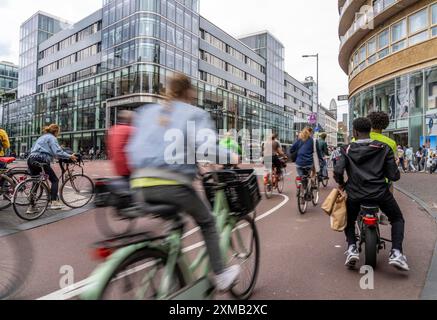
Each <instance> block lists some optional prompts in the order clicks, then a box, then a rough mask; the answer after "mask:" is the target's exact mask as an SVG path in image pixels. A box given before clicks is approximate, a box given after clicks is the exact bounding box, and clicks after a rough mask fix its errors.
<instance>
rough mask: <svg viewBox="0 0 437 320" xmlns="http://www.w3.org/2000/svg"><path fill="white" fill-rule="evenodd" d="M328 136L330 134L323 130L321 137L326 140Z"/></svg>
mask: <svg viewBox="0 0 437 320" xmlns="http://www.w3.org/2000/svg"><path fill="white" fill-rule="evenodd" d="M327 136H328V135H327V134H326V133H324V132H323V133H322V134H321V135H320V138H322V139H323V140H325V139H326V137H327Z"/></svg>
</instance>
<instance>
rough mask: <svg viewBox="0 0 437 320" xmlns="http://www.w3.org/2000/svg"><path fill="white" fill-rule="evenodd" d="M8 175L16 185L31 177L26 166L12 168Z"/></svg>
mask: <svg viewBox="0 0 437 320" xmlns="http://www.w3.org/2000/svg"><path fill="white" fill-rule="evenodd" d="M6 175H7V176H8V177H9V178H11V179H12V180H13V181H14V182H15V184H16V185H18V184H19V183H21V182H23V181H24V180H26V179H27V178H29V177H30V174H29V171H28V170H27V169H24V168H23V169H20V168H17V169H11V170H10V171H9V172H7V173H6Z"/></svg>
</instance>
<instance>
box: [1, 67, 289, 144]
mask: <svg viewBox="0 0 437 320" xmlns="http://www.w3.org/2000/svg"><path fill="white" fill-rule="evenodd" d="M173 74H174V71H173V70H169V69H167V68H164V67H159V66H156V65H151V64H135V65H131V66H129V67H126V68H121V69H117V70H114V71H111V72H107V73H105V74H101V75H98V76H94V77H92V78H89V79H87V80H82V81H79V82H76V83H74V84H70V85H66V86H63V87H60V88H56V89H52V90H49V91H47V92H45V93H41V94H38V95H34V96H32V97H29V98H27V99H23V100H22V101H14V102H11V103H9V104H7V105H6V108H5V112H4V114H3V121H4V122H3V123H6V126H5V128H6V130H7V131H8V132H9V134H10V137H11V141H12V145H13V146H14V147H15V150H23V148H24V149H25V150H27V149H26V148H29V147H30V146H31V145H32V143H33V142H34V141H35V140H36V139H37V138H38V137H39V136H40V134H41V131H42V129H43V127H44V126H45V125H47V124H50V123H58V124H59V125H60V126H61V130H62V135H61V138H60V140H61V141H62V142H63V143H65V144H67V145H68V146H70V147H72V148H74V150H79V149H80V148H84V149H85V148H88V147H90V146H91V145H94V146H97V147H98V148H102V149H104V148H105V146H104V133H105V129H106V126H105V125H106V123H105V119H106V106H105V102H106V101H107V100H108V99H111V98H114V97H120V96H124V95H130V94H134V93H147V94H152V95H159V93H161V92H163V91H165V87H166V83H167V78H168V77H170V76H172V75H173ZM193 81H194V84H195V85H196V87H197V88H198V101H197V105H198V106H199V107H200V108H203V109H205V110H207V111H209V112H210V113H211V115H212V117H213V118H214V121H215V123H216V126H217V128H218V129H231V128H237V129H238V130H240V129H249V130H252V129H259V130H261V131H262V132H265V130H267V129H272V130H273V131H275V132H278V134H279V135H280V138H281V141H283V142H284V143H291V142H292V141H291V139H292V137H293V133H292V128H293V117H292V115H291V114H288V113H286V114H284V110H283V108H280V107H275V106H268V105H265V104H263V103H261V102H257V101H255V100H252V99H249V98H247V97H244V96H242V95H238V94H236V93H233V92H230V91H228V90H225V89H223V88H219V87H216V86H212V85H210V84H207V83H205V82H203V81H196V80H193Z"/></svg>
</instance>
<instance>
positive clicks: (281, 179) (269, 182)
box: [264, 157, 287, 199]
mask: <svg viewBox="0 0 437 320" xmlns="http://www.w3.org/2000/svg"><path fill="white" fill-rule="evenodd" d="M279 160H280V161H281V164H282V168H281V169H280V170H279V172H278V170H277V168H273V170H272V172H271V174H270V172H268V173H267V174H266V175H265V176H264V194H265V195H266V198H267V199H270V198H271V197H272V195H273V191H274V190H275V189H276V190H278V193H280V194H282V192H284V185H285V175H286V170H287V169H286V168H287V158H286V157H281V158H279Z"/></svg>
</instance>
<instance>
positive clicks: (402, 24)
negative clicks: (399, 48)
mask: <svg viewBox="0 0 437 320" xmlns="http://www.w3.org/2000/svg"><path fill="white" fill-rule="evenodd" d="M406 36H407V21H406V20H405V19H404V20H402V21H399V22H398V23H395V24H394V25H393V26H392V27H391V41H392V42H398V41H400V40H402V39H405V37H406Z"/></svg>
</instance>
